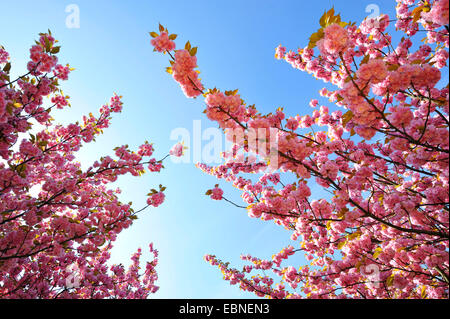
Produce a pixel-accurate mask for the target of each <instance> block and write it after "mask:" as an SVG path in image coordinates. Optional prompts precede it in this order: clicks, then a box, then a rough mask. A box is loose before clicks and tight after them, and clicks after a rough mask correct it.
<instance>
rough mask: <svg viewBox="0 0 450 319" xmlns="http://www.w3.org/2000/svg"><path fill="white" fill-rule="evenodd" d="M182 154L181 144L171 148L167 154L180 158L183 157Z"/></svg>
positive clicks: (182, 147)
mask: <svg viewBox="0 0 450 319" xmlns="http://www.w3.org/2000/svg"><path fill="white" fill-rule="evenodd" d="M183 152H184V145H183V143H177V144H175V145H174V146H173V147H172V148H171V150H170V151H169V154H170V155H173V156H176V157H181V156H183Z"/></svg>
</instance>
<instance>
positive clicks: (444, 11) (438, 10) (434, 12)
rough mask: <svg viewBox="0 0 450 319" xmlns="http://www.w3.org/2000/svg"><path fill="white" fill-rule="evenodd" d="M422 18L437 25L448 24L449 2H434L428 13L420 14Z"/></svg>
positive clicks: (442, 0)
mask: <svg viewBox="0 0 450 319" xmlns="http://www.w3.org/2000/svg"><path fill="white" fill-rule="evenodd" d="M422 18H424V19H425V20H427V21H431V22H433V23H436V24H437V25H440V26H441V25H448V24H449V21H448V20H449V0H435V1H434V2H433V5H432V7H431V10H430V11H429V12H422Z"/></svg>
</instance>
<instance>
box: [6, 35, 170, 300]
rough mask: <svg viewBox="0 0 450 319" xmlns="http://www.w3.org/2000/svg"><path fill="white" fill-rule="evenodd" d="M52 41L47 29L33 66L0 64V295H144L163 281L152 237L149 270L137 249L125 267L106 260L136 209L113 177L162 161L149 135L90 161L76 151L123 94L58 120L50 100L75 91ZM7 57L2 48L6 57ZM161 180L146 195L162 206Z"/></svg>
mask: <svg viewBox="0 0 450 319" xmlns="http://www.w3.org/2000/svg"><path fill="white" fill-rule="evenodd" d="M54 43H56V40H55V39H54V38H53V37H52V36H51V35H50V34H41V35H40V39H39V41H38V44H36V45H34V46H33V47H32V48H31V50H30V53H31V57H30V58H31V61H30V62H29V63H28V68H29V71H30V72H29V73H31V75H33V76H21V77H19V78H17V79H16V80H12V79H11V80H10V74H9V70H8V68H0V79H1V80H0V156H1V157H2V159H3V161H2V162H1V163H0V212H1V213H0V252H1V254H0V298H15V299H17V298H147V297H148V296H149V294H151V293H154V292H156V291H157V290H158V287H157V286H156V285H155V282H156V280H157V279H158V276H157V274H156V271H155V267H156V265H157V263H158V259H157V251H156V250H154V249H153V246H151V245H150V253H151V254H153V259H152V260H151V261H150V262H148V263H147V265H146V266H145V268H144V267H142V269H145V270H144V271H143V273H142V272H141V271H140V269H141V267H140V256H141V251H140V250H138V252H137V253H136V254H134V255H133V256H132V264H131V266H130V267H129V268H128V270H125V268H124V267H123V266H122V265H112V266H110V265H108V262H109V260H110V255H109V251H110V250H111V248H112V243H113V242H114V241H115V240H116V238H117V236H118V234H119V233H120V232H121V231H122V230H124V229H126V228H128V227H130V225H131V224H132V223H133V220H134V219H136V214H137V212H135V211H134V210H133V208H132V207H131V206H130V205H131V204H124V203H122V202H121V201H120V200H119V198H118V194H119V193H120V190H119V189H115V190H114V189H111V188H108V186H109V184H110V183H112V182H114V181H116V180H117V178H118V177H119V176H121V175H125V174H130V175H133V176H140V175H141V174H143V173H144V168H145V165H146V164H148V168H149V170H151V171H160V170H161V168H162V163H161V162H162V161H156V159H155V158H150V156H151V155H152V153H153V146H152V144H149V143H148V142H146V143H145V144H143V145H141V146H140V147H139V148H138V151H137V152H133V151H131V150H129V149H128V147H127V146H122V147H118V148H116V149H115V155H116V156H117V158H113V157H112V156H104V157H101V158H100V159H99V160H98V161H95V162H94V163H93V164H92V165H91V166H88V167H87V169H85V168H82V167H81V164H80V163H79V162H77V161H75V158H76V152H77V151H78V150H80V148H81V147H82V145H83V144H84V143H89V142H91V141H93V140H94V139H95V138H96V137H98V136H99V135H100V134H102V132H103V129H105V128H108V127H109V125H110V121H111V118H112V114H113V113H118V112H120V111H121V110H122V101H121V97H120V96H118V95H115V96H113V97H112V98H111V100H110V103H108V104H105V105H103V106H102V107H101V108H100V112H99V113H100V114H99V115H98V116H95V115H94V114H92V113H90V114H89V115H88V116H84V117H83V118H82V120H81V121H78V122H76V123H71V124H68V125H60V124H56V125H55V124H53V119H52V118H51V117H50V115H49V112H50V110H51V109H52V108H53V107H56V108H58V109H63V108H64V107H66V106H67V105H68V99H69V96H63V95H62V93H61V88H60V86H59V85H60V84H59V82H60V81H56V80H55V78H58V79H59V80H67V78H68V73H69V71H70V69H69V68H68V66H67V67H63V66H61V65H57V64H56V61H57V58H56V56H55V54H56V53H58V51H59V48H58V47H55V46H54ZM1 50H3V49H1ZM7 58H8V54H7V53H4V52H3V51H0V59H1V63H5V62H6V60H7ZM52 71H53V74H52V73H51V72H52ZM47 100H48V101H51V103H52V104H53V105H51V106H48V104H49V103H46V102H47ZM31 129H33V133H31V134H25V133H30V132H31V131H30V130H31ZM14 145H18V147H14V148H13V146H14ZM7 162H8V163H11V165H5V164H6V163H7ZM12 163H14V165H13V164H12ZM31 188H33V189H36V190H37V191H36V193H32V192H30V189H31ZM163 190H164V188H163V187H162V186H160V192H156V194H151V196H150V195H149V201H150V203H149V204H151V205H152V206H155V207H156V206H159V205H160V204H161V203H162V202H163V201H164V193H163ZM74 268H76V274H77V275H78V274H79V277H78V278H76V280H74V277H73V275H74V271H73V269H74Z"/></svg>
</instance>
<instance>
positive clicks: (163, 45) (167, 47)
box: [150, 31, 175, 52]
mask: <svg viewBox="0 0 450 319" xmlns="http://www.w3.org/2000/svg"><path fill="white" fill-rule="evenodd" d="M150 42H151V44H152V45H153V46H154V47H155V50H156V51H158V52H166V51H172V50H174V49H175V42H174V41H172V40H170V39H169V34H168V33H167V32H164V31H163V32H161V34H160V35H158V36H157V37H156V38H154V39H152V40H151V41H150Z"/></svg>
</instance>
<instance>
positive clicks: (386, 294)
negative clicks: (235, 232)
mask: <svg viewBox="0 0 450 319" xmlns="http://www.w3.org/2000/svg"><path fill="white" fill-rule="evenodd" d="M397 2H398V6H397V8H396V12H397V22H396V24H395V27H396V28H397V31H400V32H403V33H404V34H405V35H406V36H403V37H401V36H399V37H394V36H391V35H389V34H388V32H389V33H391V30H388V27H390V26H389V22H390V21H392V19H391V18H390V17H388V16H387V15H381V16H379V17H377V18H373V19H366V20H365V21H363V22H362V24H361V25H360V26H359V27H358V26H356V25H355V24H347V23H345V22H341V20H340V19H341V18H340V15H337V16H336V15H335V14H334V10H330V11H328V12H326V13H325V14H324V16H323V17H322V18H321V19H320V25H321V27H322V28H321V29H319V31H318V32H316V33H315V34H314V35H313V36H312V37H311V38H310V40H311V41H310V43H309V45H308V47H305V48H301V49H298V50H297V51H295V52H294V51H288V52H286V48H284V47H283V46H281V45H280V46H278V47H277V48H276V51H275V57H276V58H277V59H284V60H285V61H286V62H288V63H289V64H291V65H292V66H293V67H294V68H296V69H299V70H302V71H305V72H308V73H310V74H312V75H313V76H314V77H315V78H317V79H321V80H323V81H324V82H326V83H330V84H331V85H334V86H335V88H334V90H333V89H331V88H324V89H322V90H321V91H320V94H321V96H323V97H325V98H327V99H328V100H329V101H330V102H334V103H335V104H336V106H337V108H336V110H335V111H331V110H330V109H329V108H328V107H327V106H325V105H321V106H320V107H318V106H319V102H318V101H317V100H312V101H311V103H310V105H311V106H312V107H313V108H314V110H313V111H312V114H310V115H308V114H306V115H303V116H302V115H296V116H290V115H289V114H287V113H285V111H284V110H283V109H277V110H276V111H274V112H271V113H269V114H264V115H263V114H261V113H259V112H258V111H257V109H256V107H255V106H254V105H253V106H248V105H246V103H245V102H244V101H243V100H242V98H241V96H240V95H238V94H237V90H236V91H225V93H222V92H221V91H220V90H218V89H212V90H209V91H207V92H206V100H205V102H206V109H205V113H206V116H207V117H208V118H209V119H211V120H213V121H215V122H217V123H218V124H219V126H220V127H221V128H222V129H223V130H224V132H225V134H226V137H227V139H228V140H231V141H232V142H233V143H232V146H231V148H230V150H227V151H226V152H224V153H223V158H224V161H225V163H224V164H220V165H217V166H208V165H205V164H198V165H197V166H198V167H199V168H200V169H202V170H203V171H204V172H205V173H207V174H210V175H212V176H214V177H216V178H218V179H223V180H224V181H227V182H229V183H231V184H232V185H233V186H234V187H235V188H237V189H238V190H240V191H241V197H242V200H243V201H244V203H245V204H246V205H245V206H244V205H239V204H236V203H233V202H232V203H233V204H234V205H236V206H238V207H242V209H244V210H246V212H247V214H248V215H249V216H250V217H252V218H260V219H262V220H265V221H271V222H273V223H275V224H276V225H279V226H281V227H283V228H284V229H286V230H287V231H289V232H290V233H291V240H293V241H295V242H296V244H295V246H298V247H296V248H294V247H293V246H289V247H287V248H286V249H284V250H282V251H281V252H280V253H278V254H275V255H274V256H273V257H272V260H265V259H260V258H257V257H253V256H250V255H246V256H241V259H242V260H244V261H246V262H247V263H246V264H245V265H244V266H243V268H242V270H237V269H235V268H232V267H230V265H229V263H226V262H222V261H221V260H220V259H218V258H217V257H216V256H214V255H207V256H206V257H205V259H206V260H207V261H208V262H209V263H210V264H211V265H213V266H216V267H218V268H219V269H220V270H221V272H222V273H223V275H224V279H225V280H227V281H229V282H230V284H232V285H238V286H239V288H240V289H242V290H245V291H248V292H252V293H254V294H256V295H257V296H260V297H263V296H265V297H268V298H303V297H305V296H306V297H307V298H448V296H449V290H448V283H447V281H448V280H447V279H448V269H449V263H448V257H449V252H448V247H449V246H448V245H449V243H448V225H449V213H448V203H449V172H448V169H449V167H448V160H449V157H448V154H449V144H450V141H449V130H448V121H449V102H448V101H449V88H448V87H445V86H444V85H445V83H444V84H443V85H440V83H441V82H440V80H441V74H445V71H447V70H444V71H443V72H441V70H440V69H442V68H444V67H446V66H447V65H448V57H449V54H448V47H449V33H448V27H443V23H442V22H444V21H443V20H444V19H445V18H446V17H448V9H447V11H446V8H448V1H440V0H436V1H432V2H428V3H426V2H423V1H418V0H397ZM427 11H429V12H428V13H427ZM336 21H337V22H338V23H335V22H336ZM447 23H448V22H447V21H445V23H444V24H447ZM422 27H423V28H424V29H425V30H423V31H426V32H427V33H426V39H425V40H426V41H424V42H425V43H424V44H421V45H414V43H413V41H415V38H414V37H413V36H414V35H415V34H416V33H417V32H418V31H419V30H421V28H422ZM322 31H323V32H322ZM395 39H399V40H395ZM395 41H397V42H398V44H397V45H395ZM315 46H317V47H318V49H319V51H320V55H319V56H317V55H316V54H315V53H314V50H315V49H314V48H315ZM235 128H239V130H240V133H241V134H240V135H239V136H242V137H244V138H242V139H240V138H235V139H234V137H237V134H236V131H238V130H236V129H235ZM255 128H257V129H272V130H275V131H276V136H277V145H276V152H277V155H278V158H277V164H276V166H275V167H276V169H277V171H276V172H275V174H274V172H273V166H272V165H271V164H272V163H269V162H271V160H269V159H267V158H260V157H256V156H255V155H258V154H257V153H255V150H254V149H252V148H251V147H250V145H249V138H248V137H249V135H250V134H249V133H250V130H251V129H255ZM355 135H356V136H355ZM265 139H267V136H266V138H265ZM242 154H245V156H244V155H242ZM277 174H278V175H277ZM260 175H262V176H261V177H260V178H257V177H258V176H260ZM255 177H256V178H255ZM284 177H286V179H288V180H289V181H290V183H286V181H283V179H284ZM270 182H271V183H270ZM311 183H314V185H315V186H320V187H322V188H324V189H325V190H327V191H329V192H330V194H332V195H331V198H329V199H324V198H322V199H314V198H312V196H313V194H312V189H313V188H312V187H310V186H311ZM216 188H218V186H216ZM217 192H218V193H219V191H217ZM207 195H211V197H214V192H213V190H209V191H208V192H207ZM218 197H220V198H224V197H223V192H222V191H220V195H219V194H218ZM213 199H216V198H213ZM226 201H227V202H230V201H229V200H228V199H227V200H226ZM299 252H301V254H302V255H303V257H305V258H306V260H307V262H308V263H307V264H306V265H302V266H301V267H295V266H293V265H289V266H288V267H283V268H281V264H282V262H283V261H285V260H287V259H288V257H289V256H292V255H294V254H298V253H299ZM254 270H255V271H258V270H264V276H261V275H258V274H256V275H253V276H252V275H251V274H252V273H253V271H254ZM269 271H271V272H272V273H273V274H274V275H275V277H270V276H269V275H268V272H269ZM280 278H281V279H280ZM277 281H278V282H277Z"/></svg>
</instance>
